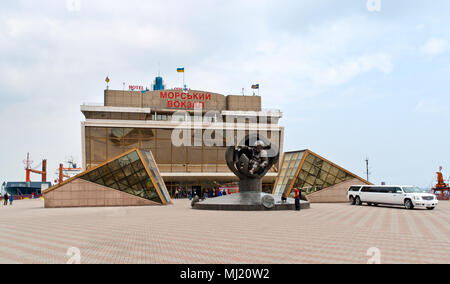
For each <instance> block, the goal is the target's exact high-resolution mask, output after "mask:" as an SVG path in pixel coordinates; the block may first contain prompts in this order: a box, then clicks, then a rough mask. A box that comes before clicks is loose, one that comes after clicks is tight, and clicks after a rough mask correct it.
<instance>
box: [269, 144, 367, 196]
mask: <svg viewBox="0 0 450 284" xmlns="http://www.w3.org/2000/svg"><path fill="white" fill-rule="evenodd" d="M351 179H358V180H360V181H361V183H363V184H370V183H369V182H368V181H366V180H364V179H362V178H360V177H358V176H357V175H355V174H353V173H351V172H349V171H347V170H345V169H343V168H341V167H340V166H338V165H336V164H334V163H332V162H330V161H328V160H326V159H325V158H323V157H321V156H319V155H317V154H316V153H313V152H312V151H310V150H302V151H295V152H286V153H284V154H283V158H282V162H281V167H280V172H279V174H278V177H277V180H276V182H275V185H274V188H273V194H275V195H285V196H293V194H294V191H293V190H292V189H294V188H297V187H298V188H301V189H302V193H304V194H305V195H306V196H308V195H309V194H312V193H315V192H317V191H320V190H322V189H325V188H328V187H331V186H334V185H337V184H339V183H342V182H345V181H348V180H351Z"/></svg>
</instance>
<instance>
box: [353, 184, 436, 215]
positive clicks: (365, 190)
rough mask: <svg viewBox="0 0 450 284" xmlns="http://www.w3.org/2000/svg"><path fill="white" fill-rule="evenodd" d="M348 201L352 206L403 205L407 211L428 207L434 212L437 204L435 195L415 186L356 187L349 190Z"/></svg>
mask: <svg viewBox="0 0 450 284" xmlns="http://www.w3.org/2000/svg"><path fill="white" fill-rule="evenodd" d="M347 195H348V200H349V201H350V204H351V205H362V204H363V202H364V203H367V205H369V206H370V205H375V206H377V205H378V204H388V205H403V206H405V208H406V209H414V207H426V208H427V209H428V210H433V209H434V208H435V207H436V206H437V204H438V201H437V198H436V196H435V195H434V194H431V193H427V192H425V191H424V190H422V189H420V188H418V187H415V186H396V185H354V186H351V187H350V188H349V189H348V193H347Z"/></svg>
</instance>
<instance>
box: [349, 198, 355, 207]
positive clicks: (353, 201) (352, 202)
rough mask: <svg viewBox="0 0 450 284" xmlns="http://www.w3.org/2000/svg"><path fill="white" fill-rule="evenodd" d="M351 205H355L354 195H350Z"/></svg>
mask: <svg viewBox="0 0 450 284" xmlns="http://www.w3.org/2000/svg"><path fill="white" fill-rule="evenodd" d="M349 200H350V205H355V198H354V197H353V196H350V198H349Z"/></svg>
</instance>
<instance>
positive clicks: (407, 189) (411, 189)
mask: <svg viewBox="0 0 450 284" xmlns="http://www.w3.org/2000/svg"><path fill="white" fill-rule="evenodd" d="M403 191H405V193H426V191H425V190H423V189H420V188H418V187H404V188H403Z"/></svg>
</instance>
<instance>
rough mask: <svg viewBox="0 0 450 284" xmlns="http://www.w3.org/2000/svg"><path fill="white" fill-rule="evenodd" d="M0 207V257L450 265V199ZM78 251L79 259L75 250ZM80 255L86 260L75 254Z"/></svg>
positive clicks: (39, 260)
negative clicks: (239, 206) (252, 206)
mask: <svg viewBox="0 0 450 284" xmlns="http://www.w3.org/2000/svg"><path fill="white" fill-rule="evenodd" d="M43 204H44V203H43V201H42V200H23V201H16V202H15V203H14V205H13V206H8V207H4V206H1V207H0V263H67V262H68V261H69V260H70V259H71V260H73V259H74V258H73V257H74V256H75V257H77V252H78V250H79V252H80V255H79V256H80V257H79V260H80V261H81V263H183V264H185V263H189V264H190V263H211V264H217V263H218V264H221V263H226V264H229V263H240V264H244V263H258V264H270V263H367V262H368V260H369V259H370V258H371V257H370V256H368V255H367V252H368V250H369V249H370V248H376V249H371V250H369V251H371V252H373V251H378V250H377V249H379V252H380V260H381V263H450V226H449V224H450V202H441V203H440V204H439V206H438V208H436V210H435V211H427V210H422V209H418V210H414V211H407V210H404V209H402V208H389V207H368V206H363V207H358V206H350V205H347V204H312V205H311V209H309V210H303V211H301V212H295V211H274V212H229V211H226V212H219V211H197V210H192V209H190V203H189V202H188V201H187V200H175V201H174V205H172V206H166V207H126V208H73V209H72V208H71V209H44V208H43ZM68 250H69V252H70V253H73V252H75V255H72V257H70V256H68V254H67V253H68ZM75 259H78V258H75Z"/></svg>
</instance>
